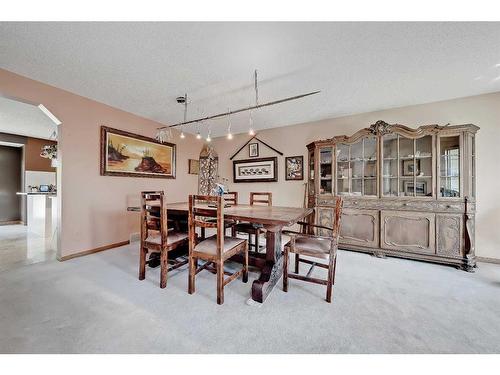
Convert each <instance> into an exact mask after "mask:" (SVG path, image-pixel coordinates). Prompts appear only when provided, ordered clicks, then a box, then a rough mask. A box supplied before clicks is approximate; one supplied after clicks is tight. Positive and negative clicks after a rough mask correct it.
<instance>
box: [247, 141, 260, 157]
mask: <svg viewBox="0 0 500 375" xmlns="http://www.w3.org/2000/svg"><path fill="white" fill-rule="evenodd" d="M248 156H250V157H251V158H256V157H258V156H259V144H258V143H250V144H249V145H248Z"/></svg>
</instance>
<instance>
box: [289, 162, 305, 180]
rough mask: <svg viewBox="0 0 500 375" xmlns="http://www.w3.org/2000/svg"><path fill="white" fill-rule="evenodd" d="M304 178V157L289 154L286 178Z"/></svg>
mask: <svg viewBox="0 0 500 375" xmlns="http://www.w3.org/2000/svg"><path fill="white" fill-rule="evenodd" d="M303 179H304V157H303V156H287V157H286V158H285V180H287V181H293V180H295V181H297V180H303Z"/></svg>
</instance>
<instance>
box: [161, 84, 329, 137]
mask: <svg viewBox="0 0 500 375" xmlns="http://www.w3.org/2000/svg"><path fill="white" fill-rule="evenodd" d="M320 92H321V91H320V90H319V91H312V92H308V93H306V94H301V95H296V96H291V97H289V98H284V99H279V100H274V101H272V102H267V103H263V104H259V105H254V106H252V107H245V108H240V109H235V110H233V111H230V112H222V113H219V114H216V115H212V116H207V117H202V118H198V119H195V120H189V121H185V122H180V123H178V124H174V125H167V126H162V127H161V128H158V130H165V129H168V128H174V127H177V126H182V125H188V124H194V123H197V122H202V121H208V120H213V119H216V118H221V117H226V116H227V115H234V114H236V113H240V112H247V111H252V110H255V109H259V108H264V107H269V106H272V105H276V104H281V103H284V102H289V101H291V100H297V99H301V98H305V97H306V96H311V95H315V94H318V93H320Z"/></svg>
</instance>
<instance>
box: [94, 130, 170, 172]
mask: <svg viewBox="0 0 500 375" xmlns="http://www.w3.org/2000/svg"><path fill="white" fill-rule="evenodd" d="M101 175H102V176H125V177H156V178H175V145H174V144H172V143H160V142H157V141H156V140H155V139H153V138H148V137H144V136H142V135H138V134H132V133H129V132H125V131H122V130H118V129H112V128H108V127H106V126H101Z"/></svg>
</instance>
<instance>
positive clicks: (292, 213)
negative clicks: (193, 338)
mask: <svg viewBox="0 0 500 375" xmlns="http://www.w3.org/2000/svg"><path fill="white" fill-rule="evenodd" d="M213 209H214V210H215V208H213ZM128 211H140V207H128ZM167 212H168V215H169V218H178V219H182V220H187V216H188V202H180V203H171V204H168V205H167ZM312 212H313V209H312V208H298V207H280V206H258V205H249V204H237V205H231V206H229V207H225V208H224V218H225V219H229V220H238V221H243V222H249V223H252V224H257V225H262V226H263V228H264V229H265V230H266V232H265V235H266V252H265V254H264V253H262V254H260V253H253V254H250V256H249V262H250V265H252V266H255V267H257V268H259V269H260V270H261V274H260V276H259V278H258V279H257V280H254V282H253V284H252V299H253V300H254V301H257V302H260V303H262V302H264V301H265V299H266V298H267V297H268V296H269V294H270V293H271V291H272V289H273V288H274V286H275V285H276V283H277V282H278V280H279V279H280V278H281V276H282V274H283V256H282V251H281V248H282V239H281V234H282V230H283V227H288V226H292V225H294V224H296V223H297V222H298V221H300V220H301V219H304V218H306V217H307V216H309V215H311V214H312ZM235 260H238V259H235Z"/></svg>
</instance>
